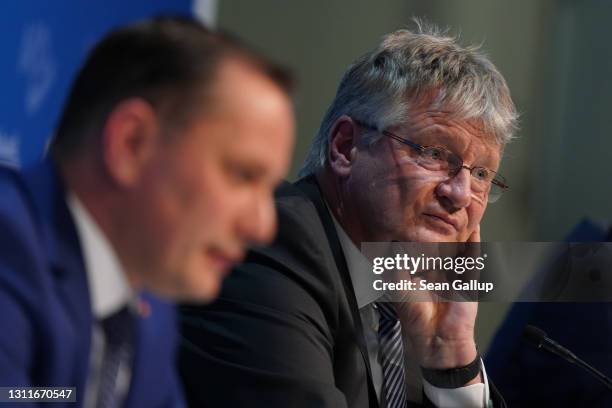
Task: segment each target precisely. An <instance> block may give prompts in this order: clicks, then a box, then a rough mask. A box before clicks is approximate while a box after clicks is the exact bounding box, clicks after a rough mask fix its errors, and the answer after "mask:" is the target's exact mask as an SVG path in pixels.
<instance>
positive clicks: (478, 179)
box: [353, 119, 509, 203]
mask: <svg viewBox="0 0 612 408" xmlns="http://www.w3.org/2000/svg"><path fill="white" fill-rule="evenodd" d="M353 121H354V122H355V123H356V124H357V125H359V126H361V127H363V128H366V129H369V130H374V131H377V132H380V133H382V134H383V135H385V136H387V137H390V138H392V139H394V140H396V141H398V142H400V143H402V144H404V145H406V146H410V147H411V148H412V149H413V150H414V151H416V152H417V153H418V156H419V158H418V160H417V163H418V164H419V165H420V166H421V167H423V168H425V169H427V170H429V171H433V172H444V173H446V174H448V175H449V176H451V177H455V176H456V175H457V174H458V173H459V172H460V171H461V170H462V169H467V170H468V171H469V172H470V174H471V176H472V182H471V184H470V187H471V189H472V192H473V193H474V194H475V195H477V196H484V195H485V194H488V201H489V202H490V203H494V202H496V201H497V200H499V198H500V197H501V196H502V194H503V193H504V192H505V191H506V190H508V188H509V186H508V184H507V183H506V179H505V178H504V177H503V176H502V175H501V174H498V173H497V172H495V171H493V170H489V169H487V168H486V167H479V166H474V167H469V166H466V165H465V164H464V163H463V159H462V158H461V157H459V156H457V155H456V154H455V153H453V152H451V151H450V150H448V149H445V148H444V147H440V146H422V145H420V144H418V143H414V142H412V141H410V140H408V139H405V138H403V137H400V136H398V135H396V134H395V133H392V132H389V131H388V130H382V131H379V130H378V128H377V127H376V126H373V125H370V124H367V123H365V122H361V121H359V120H356V119H353Z"/></svg>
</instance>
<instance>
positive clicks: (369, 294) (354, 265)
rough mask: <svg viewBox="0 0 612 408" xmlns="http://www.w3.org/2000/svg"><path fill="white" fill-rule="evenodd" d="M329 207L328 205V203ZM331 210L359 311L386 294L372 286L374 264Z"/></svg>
mask: <svg viewBox="0 0 612 408" xmlns="http://www.w3.org/2000/svg"><path fill="white" fill-rule="evenodd" d="M326 205H327V203H326ZM327 209H328V210H329V212H330V214H331V216H332V220H334V226H335V227H336V232H337V233H338V239H339V240H340V245H341V246H342V252H344V257H345V258H346V266H347V268H348V270H349V275H350V276H351V282H352V283H353V289H354V290H355V298H356V300H357V307H358V308H359V309H361V308H363V307H364V306H367V305H369V304H371V303H373V302H376V301H377V300H378V299H379V298H380V297H381V296H382V295H383V294H384V293H383V292H381V291H377V290H375V289H374V287H373V286H372V275H371V274H368V271H370V273H371V271H372V263H371V262H370V261H368V259H367V258H366V257H365V256H364V255H363V253H362V252H361V251H360V250H359V249H358V248H357V247H356V246H355V244H354V243H353V241H352V240H351V239H350V238H349V236H348V234H347V233H346V232H345V231H344V229H343V228H342V226H341V225H340V223H339V222H338V221H337V220H336V217H335V216H334V213H333V212H332V211H331V210H330V208H329V207H327Z"/></svg>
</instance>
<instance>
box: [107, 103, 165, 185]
mask: <svg viewBox="0 0 612 408" xmlns="http://www.w3.org/2000/svg"><path fill="white" fill-rule="evenodd" d="M159 127H160V126H159V123H158V117H157V114H156V113H155V111H154V109H153V107H152V106H151V105H150V104H149V103H148V102H146V101H145V100H143V99H141V98H131V99H126V100H124V101H121V102H119V104H117V105H116V106H115V107H114V108H113V110H112V111H111V113H110V114H109V115H108V118H107V119H106V123H105V124H104V128H103V130H102V154H103V161H104V166H105V169H106V172H107V173H108V174H109V175H110V177H111V178H112V179H113V180H114V181H115V183H117V184H118V185H120V186H122V187H129V186H131V185H134V184H135V183H136V182H137V181H138V180H139V178H140V176H141V174H142V172H143V171H144V168H145V167H146V165H147V164H148V162H149V160H150V159H151V157H153V155H154V153H155V151H156V148H157V144H158V138H159Z"/></svg>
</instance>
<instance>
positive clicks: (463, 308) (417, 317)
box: [395, 226, 482, 385]
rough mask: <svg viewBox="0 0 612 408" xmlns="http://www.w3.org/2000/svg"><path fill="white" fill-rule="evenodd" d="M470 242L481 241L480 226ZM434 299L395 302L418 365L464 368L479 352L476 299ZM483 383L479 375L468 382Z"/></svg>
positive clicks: (440, 368) (403, 330)
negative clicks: (471, 300) (475, 333)
mask: <svg viewBox="0 0 612 408" xmlns="http://www.w3.org/2000/svg"><path fill="white" fill-rule="evenodd" d="M467 242H480V226H478V227H477V228H476V230H475V231H474V232H473V233H472V234H471V235H470V237H469V238H468V240H467ZM432 299H438V300H432V301H423V302H411V301H406V302H401V303H395V307H396V309H397V312H398V316H399V318H400V320H401V323H402V332H403V335H404V337H405V338H406V337H407V338H408V340H409V341H410V342H411V344H412V347H413V348H414V351H415V354H416V356H417V358H418V361H419V365H420V366H421V367H423V368H429V369H438V370H444V369H451V368H458V367H464V366H467V365H468V364H470V363H471V362H473V361H474V359H475V358H476V356H477V354H478V351H477V350H476V343H475V341H474V326H475V323H476V314H477V312H478V303H477V302H448V301H440V300H439V298H438V297H436V296H432ZM480 382H482V375H478V376H477V377H476V378H474V379H473V380H471V381H470V382H468V383H467V384H465V385H470V384H476V383H480Z"/></svg>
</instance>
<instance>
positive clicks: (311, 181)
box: [295, 175, 378, 407]
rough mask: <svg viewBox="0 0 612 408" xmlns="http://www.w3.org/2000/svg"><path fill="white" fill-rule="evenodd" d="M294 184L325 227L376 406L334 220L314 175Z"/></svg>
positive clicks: (353, 296)
mask: <svg viewBox="0 0 612 408" xmlns="http://www.w3.org/2000/svg"><path fill="white" fill-rule="evenodd" d="M295 186H296V187H297V188H299V189H300V190H302V192H303V193H304V194H306V196H308V198H309V199H310V200H311V201H312V203H313V204H314V206H315V208H316V209H317V213H318V214H319V217H320V218H321V223H322V224H323V227H324V228H325V235H326V236H327V239H328V242H329V245H330V248H331V250H332V253H333V256H334V260H335V263H336V267H337V268H338V272H339V273H340V277H341V279H342V284H343V286H344V291H345V292H346V298H347V300H348V302H349V306H350V309H351V313H352V316H353V321H354V322H355V331H356V333H355V334H356V338H357V344H358V346H359V350H360V351H361V356H362V357H363V361H364V363H365V366H366V371H367V374H368V396H369V399H370V406H371V407H377V406H378V400H377V397H376V389H375V388H374V383H373V382H372V369H371V367H370V359H369V357H368V349H367V346H366V343H365V338H364V336H363V325H362V323H361V315H360V314H359V308H358V307H357V298H356V296H355V289H354V288H353V283H352V281H351V275H350V273H349V271H348V266H347V264H346V258H345V257H344V252H343V251H342V246H341V244H340V239H339V238H338V233H337V232H336V228H335V226H334V221H333V219H332V217H331V214H330V213H329V210H328V209H327V206H326V205H325V202H324V201H323V196H322V194H321V190H320V189H319V185H318V183H317V181H316V179H315V178H314V176H312V175H311V176H308V177H305V178H303V179H301V180H299V181H297V182H296V183H295Z"/></svg>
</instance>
